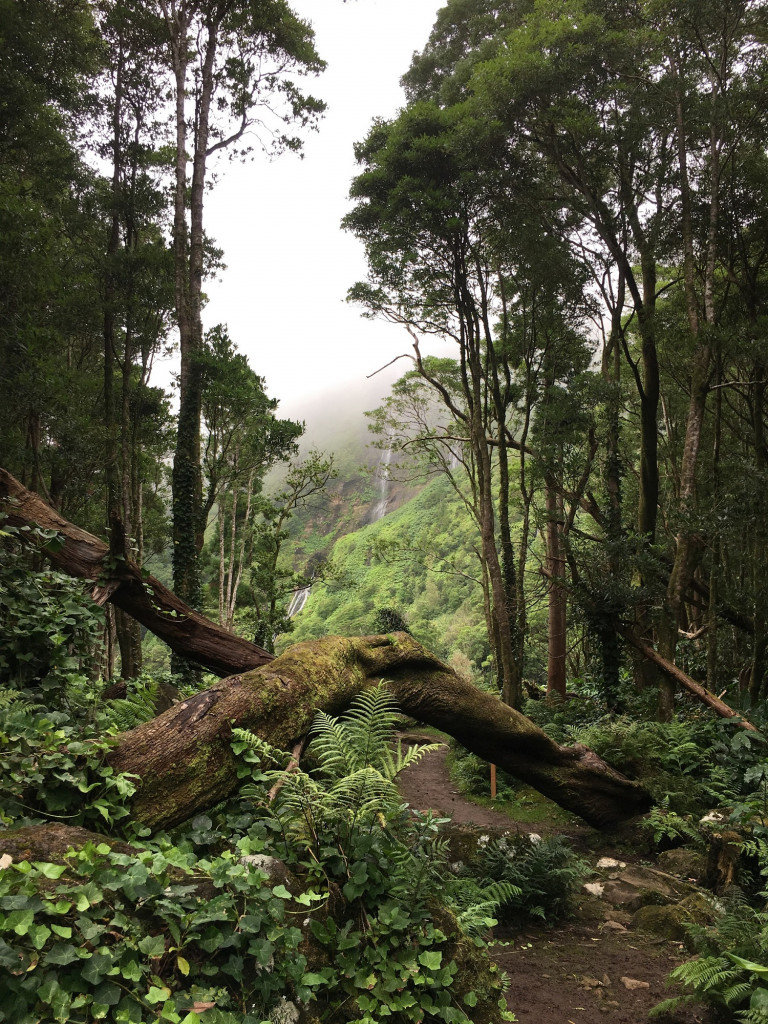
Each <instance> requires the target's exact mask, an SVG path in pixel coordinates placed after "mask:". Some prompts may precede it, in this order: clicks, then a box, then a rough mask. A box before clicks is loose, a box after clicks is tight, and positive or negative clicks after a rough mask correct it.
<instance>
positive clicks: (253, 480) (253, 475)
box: [201, 325, 304, 630]
mask: <svg viewBox="0 0 768 1024" xmlns="http://www.w3.org/2000/svg"><path fill="white" fill-rule="evenodd" d="M201 361H202V363H203V399H202V414H203V422H204V425H205V442H204V447H203V471H204V478H205V496H204V500H203V506H202V512H201V514H202V515H203V516H204V522H206V523H207V521H208V516H209V514H210V512H211V510H212V509H213V507H214V505H215V506H216V508H217V510H218V515H217V532H218V542H219V543H218V563H219V564H218V599H219V623H220V625H222V626H225V627H226V628H227V629H230V630H231V629H232V628H233V624H234V616H235V607H236V605H237V595H238V591H239V588H240V583H241V582H242V578H243V569H244V567H245V566H246V565H247V564H248V563H249V562H250V561H251V553H252V550H253V539H252V534H253V523H254V519H255V517H256V514H257V506H258V505H259V504H260V498H259V495H260V492H261V488H262V484H263V481H264V477H265V475H266V473H267V472H268V471H269V470H270V469H271V468H272V467H273V466H274V465H275V464H276V463H278V462H284V461H286V460H287V459H288V458H289V457H290V456H291V455H293V454H294V453H295V452H296V451H297V445H296V442H297V440H298V438H299V437H300V436H301V434H302V432H303V430H304V427H303V424H301V423H295V422H293V421H292V420H281V419H278V418H277V417H276V416H275V415H274V413H275V410H276V409H277V401H276V400H275V399H270V398H268V396H267V394H266V392H265V391H264V381H263V379H262V378H261V377H258V376H257V375H256V374H255V373H254V372H253V370H251V368H250V367H249V365H248V362H247V360H246V358H245V357H244V356H243V355H241V354H239V353H238V352H237V351H236V348H235V346H234V344H233V343H232V341H231V340H230V338H229V335H228V333H227V330H226V328H224V327H222V326H221V325H219V326H218V327H215V328H213V329H212V330H211V331H209V332H208V333H207V335H206V338H205V348H204V353H203V355H202V356H201ZM241 495H242V496H243V499H244V503H245V506H244V508H243V507H242V506H241V505H240V497H241Z"/></svg>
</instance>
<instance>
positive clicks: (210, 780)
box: [109, 633, 651, 829]
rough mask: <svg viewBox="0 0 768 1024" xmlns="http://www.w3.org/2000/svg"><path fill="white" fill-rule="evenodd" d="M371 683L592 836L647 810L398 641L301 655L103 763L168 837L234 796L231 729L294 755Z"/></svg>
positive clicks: (213, 694) (609, 779)
mask: <svg viewBox="0 0 768 1024" xmlns="http://www.w3.org/2000/svg"><path fill="white" fill-rule="evenodd" d="M379 679H385V680H387V682H388V685H389V688H390V689H391V691H392V692H393V694H394V695H395V697H396V698H397V700H398V702H399V704H400V707H401V708H402V710H403V711H404V712H405V713H406V714H408V715H412V716H413V717H414V718H417V719H418V720H419V721H422V722H426V723H428V724H429V725H432V726H435V727H436V728H438V729H442V730H444V731H445V732H448V733H449V734H451V735H452V736H454V737H456V739H458V740H459V742H461V743H462V744H464V746H465V747H467V748H468V749H469V750H472V751H473V752H474V753H476V754H478V755H479V756H480V757H483V758H485V759H486V760H488V761H491V762H493V763H495V764H496V765H498V766H499V767H501V768H504V769H506V770H507V771H509V772H511V773H512V774H514V775H515V776H516V777H517V778H519V779H521V780H522V781H524V782H527V783H529V784H530V785H532V786H534V787H535V788H536V789H538V790H539V792H541V793H543V794H544V795H546V796H548V797H550V798H551V799H552V800H554V801H556V802H557V803H558V804H560V806H562V807H565V808H567V809H568V810H570V811H573V812H574V813H575V814H578V815H580V816H581V817H582V818H584V819H585V820H586V821H588V822H589V823H590V824H592V825H595V826H597V827H603V826H609V825H613V824H616V823H618V822H621V821H624V820H626V819H627V818H630V817H632V816H633V815H635V814H639V813H641V812H643V811H645V810H647V809H648V807H649V806H650V802H651V801H650V797H649V796H648V794H647V792H646V791H645V790H644V789H643V788H642V787H641V786H639V785H638V784H637V783H635V782H631V781H630V780H628V779H626V778H624V777H623V776H622V775H620V774H619V773H618V772H616V771H614V769H612V768H611V767H610V766H609V765H607V764H606V763H605V762H604V761H602V760H601V759H600V758H599V757H598V756H597V755H596V754H594V753H593V752H592V751H590V750H588V749H586V748H585V747H582V746H574V747H561V746H559V745H558V744H557V743H555V742H554V741H553V740H551V739H550V738H549V737H548V736H547V735H546V734H545V733H544V732H542V731H541V730H540V729H539V728H538V727H537V726H535V725H534V724H533V722H531V721H530V720H529V719H527V718H525V716H524V715H521V714H520V713H519V712H517V711H515V710H514V709H513V708H510V707H509V706H508V705H506V704H504V703H502V701H500V700H499V699H498V698H497V697H494V696H492V695H491V694H487V693H483V692H482V691H479V690H478V689H477V688H476V687H475V686H473V685H472V684H471V683H467V682H464V681H463V680H462V679H460V678H459V677H458V676H457V675H456V674H455V673H454V672H453V671H452V670H451V669H450V668H448V666H447V665H444V664H443V663H442V662H440V661H439V660H438V659H437V658H435V657H434V656H433V655H432V654H430V653H429V652H428V651H426V650H425V649H424V648H423V647H422V646H421V645H420V644H418V643H417V642H416V641H415V640H414V639H413V637H411V636H409V635H408V634H406V633H393V634H390V635H387V636H369V637H326V638H324V639H322V640H312V641H307V642H305V643H301V644H297V645H296V646H294V647H292V648H291V649H290V650H288V651H287V652H286V653H285V654H283V655H282V656H281V657H279V658H277V659H276V660H275V661H273V662H272V663H271V664H269V665H264V666H262V667H261V668H258V669H255V670H254V671H252V672H247V673H244V674H242V675H236V676H232V677H231V678H229V679H224V680H221V681H220V682H218V683H216V684H215V685H214V686H212V687H211V688H210V689H209V690H205V691H203V692H202V693H200V694H198V695H197V696H195V697H193V698H192V699H190V700H186V701H183V702H182V703H181V704H177V705H176V706H174V707H173V708H171V709H170V710H169V711H166V712H165V713H164V714H163V715H160V716H159V717H158V718H155V719H153V720H152V721H150V722H146V723H144V724H143V725H140V726H139V727H138V728H136V729H133V730H131V731H130V732H127V733H124V734H123V735H122V736H121V737H120V740H119V742H118V745H117V747H116V749H115V750H114V751H113V752H112V753H111V754H110V758H109V759H110V763H111V764H112V766H113V767H114V768H115V769H117V770H118V771H125V772H134V773H135V774H136V775H137V776H139V779H140V786H139V789H138V791H137V793H136V796H135V797H134V801H133V808H132V810H133V814H134V816H135V817H136V818H137V819H138V820H140V821H142V822H144V823H145V824H146V825H148V826H149V827H150V828H152V829H157V828H166V827H169V826H171V825H174V824H177V823H178V822H181V821H184V820H185V819H187V818H189V817H190V816H191V815H193V814H195V813H197V812H198V811H201V810H203V809H204V808H206V807H210V806H211V805H212V804H215V803H216V802H218V801H219V800H222V799H224V798H225V797H227V796H228V795H230V794H231V793H233V792H234V791H235V790H236V788H237V785H238V778H237V772H236V760H235V757H234V755H233V753H232V750H231V747H230V740H231V734H232V728H233V726H238V727H241V728H247V729H250V730H251V731H252V732H254V733H257V734H258V735H259V736H261V737H263V738H264V739H266V740H268V741H269V742H270V743H272V744H273V745H275V746H278V747H280V748H282V749H291V748H292V747H293V746H294V745H295V744H296V742H297V740H298V739H299V738H301V737H302V736H304V735H305V734H306V733H307V731H308V730H309V728H310V725H311V722H312V719H313V717H314V714H315V712H316V710H318V709H322V710H324V711H326V712H329V713H331V714H337V713H339V712H341V711H343V710H344V709H345V708H346V707H347V706H348V705H349V703H350V701H351V700H352V698H353V697H354V696H355V694H357V693H359V692H360V691H361V690H362V689H364V688H365V687H367V686H370V685H373V684H374V683H376V682H377V681H378V680H379Z"/></svg>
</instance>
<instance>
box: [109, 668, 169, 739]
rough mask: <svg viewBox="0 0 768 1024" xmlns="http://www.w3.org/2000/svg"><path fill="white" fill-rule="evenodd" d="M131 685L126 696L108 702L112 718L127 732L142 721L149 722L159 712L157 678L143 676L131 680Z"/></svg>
mask: <svg viewBox="0 0 768 1024" xmlns="http://www.w3.org/2000/svg"><path fill="white" fill-rule="evenodd" d="M129 686H130V689H129V690H128V692H127V693H126V695H125V697H117V698H115V699H114V700H110V701H109V702H108V704H109V709H110V712H111V717H112V720H113V722H114V723H115V725H116V726H117V728H118V729H119V730H120V731H121V732H127V731H128V729H133V728H135V727H136V726H137V725H141V723H142V722H148V721H149V720H150V719H151V718H154V717H155V715H156V713H157V712H156V710H155V707H156V704H157V690H158V683H157V680H156V679H152V678H151V677H150V676H142V677H140V678H138V679H132V680H130V682H129Z"/></svg>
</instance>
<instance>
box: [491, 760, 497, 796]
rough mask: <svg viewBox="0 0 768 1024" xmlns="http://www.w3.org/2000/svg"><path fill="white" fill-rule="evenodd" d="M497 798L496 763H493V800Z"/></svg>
mask: <svg viewBox="0 0 768 1024" xmlns="http://www.w3.org/2000/svg"><path fill="white" fill-rule="evenodd" d="M495 799H496V765H495V764H492V765H491V800H495Z"/></svg>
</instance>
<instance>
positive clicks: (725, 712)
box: [618, 626, 758, 732]
mask: <svg viewBox="0 0 768 1024" xmlns="http://www.w3.org/2000/svg"><path fill="white" fill-rule="evenodd" d="M618 632H619V633H620V634H621V636H623V637H624V639H625V640H627V641H628V642H629V643H630V644H631V645H632V646H633V647H634V648H636V649H637V650H638V651H640V653H641V654H642V655H643V657H644V658H647V659H648V661H651V662H653V664H654V665H656V667H657V668H658V669H659V670H660V671H661V672H663V673H664V674H665V675H666V676H668V677H669V678H670V679H673V680H674V681H675V682H676V683H679V684H680V686H682V687H683V689H685V690H687V691H688V692H689V693H692V694H693V695H694V697H698V699H699V700H700V701H702V703H704V704H706V705H707V707H709V708H712V710H713V711H714V712H715V713H716V714H718V715H720V717H721V718H738V719H739V722H738V724H739V725H740V726H741V727H742V728H744V729H748V730H750V731H751V732H758V730H757V729H756V728H755V726H754V725H752V723H751V722H748V721H747V720H746V718H742V717H741V715H740V714H739V712H738V711H734V710H733V708H732V707H730V706H729V705H728V704H726V703H725V701H722V700H720V698H719V697H716V696H715V694H714V693H710V691H709V690H708V689H707V688H706V687H705V686H702V685H701V683H697V682H696V680H695V679H691V677H690V676H689V675H687V674H686V673H685V672H683V670H682V669H681V668H678V667H677V665H673V664H672V662H671V661H667V659H666V658H663V657H662V656H661V655H660V654H659V653H658V652H657V651H655V650H654V649H653V647H651V645H650V644H648V643H646V642H645V641H644V640H641V639H640V638H639V637H637V636H635V634H634V633H633V632H632V630H631V629H628V628H627V627H625V626H621V627H619V629H618Z"/></svg>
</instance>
